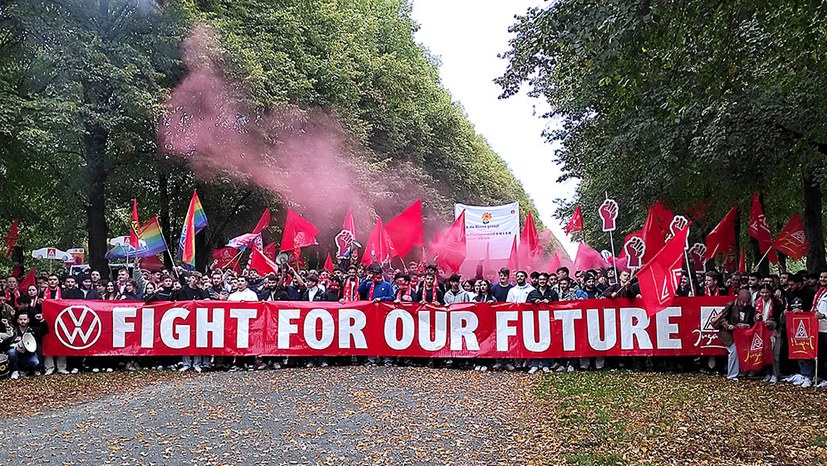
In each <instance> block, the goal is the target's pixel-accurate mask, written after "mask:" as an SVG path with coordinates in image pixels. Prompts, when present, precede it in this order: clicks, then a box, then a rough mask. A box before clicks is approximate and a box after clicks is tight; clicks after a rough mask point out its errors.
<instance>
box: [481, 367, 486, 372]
mask: <svg viewBox="0 0 827 466" xmlns="http://www.w3.org/2000/svg"><path fill="white" fill-rule="evenodd" d="M487 370H488V366H480V372H485V371H487Z"/></svg>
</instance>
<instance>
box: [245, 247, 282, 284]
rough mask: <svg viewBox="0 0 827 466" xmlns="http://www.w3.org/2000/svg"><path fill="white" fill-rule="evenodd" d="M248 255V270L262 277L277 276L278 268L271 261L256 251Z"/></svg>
mask: <svg viewBox="0 0 827 466" xmlns="http://www.w3.org/2000/svg"><path fill="white" fill-rule="evenodd" d="M252 251H253V252H252V254H250V268H251V269H253V270H255V271H256V272H258V274H259V275H261V276H262V277H263V276H265V275H269V274H271V273H275V274H278V273H279V267H278V265H276V263H275V262H273V261H271V260H270V259H268V258H267V257H265V256H264V254H262V253H261V251H259V250H258V249H253V250H252Z"/></svg>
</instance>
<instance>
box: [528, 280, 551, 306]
mask: <svg viewBox="0 0 827 466" xmlns="http://www.w3.org/2000/svg"><path fill="white" fill-rule="evenodd" d="M558 299H559V298H558V296H557V292H556V291H554V290H553V289H551V287H550V286H549V284H548V274H547V273H545V272H542V273H540V275H539V276H538V277H537V288H535V289H534V290H532V291H531V292H530V293H528V297H527V298H526V302H527V303H534V304H548V303H552V302H554V301H557V300H558Z"/></svg>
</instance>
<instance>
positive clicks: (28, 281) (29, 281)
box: [17, 268, 37, 294]
mask: <svg viewBox="0 0 827 466" xmlns="http://www.w3.org/2000/svg"><path fill="white" fill-rule="evenodd" d="M29 285H37V281H36V280H35V270H34V269H33V268H32V269H29V273H27V274H26V277H24V278H23V280H20V284H19V285H17V289H18V290H22V291H21V292H20V293H21V294H23V293H25V292H26V290H27V289H28V288H29Z"/></svg>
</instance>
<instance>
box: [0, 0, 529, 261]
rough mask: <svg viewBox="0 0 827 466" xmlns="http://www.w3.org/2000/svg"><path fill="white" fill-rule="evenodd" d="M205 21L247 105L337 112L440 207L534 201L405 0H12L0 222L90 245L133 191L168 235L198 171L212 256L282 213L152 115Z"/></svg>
mask: <svg viewBox="0 0 827 466" xmlns="http://www.w3.org/2000/svg"><path fill="white" fill-rule="evenodd" d="M196 24H201V25H204V26H206V27H207V28H209V29H211V30H212V31H213V32H214V33H215V35H216V37H217V38H218V41H219V46H220V49H221V50H220V52H221V58H220V66H221V68H222V72H223V73H224V74H225V75H226V76H227V77H228V78H230V80H231V82H232V83H233V86H234V87H235V90H236V91H237V92H238V93H239V95H241V96H242V98H243V99H245V100H246V101H247V103H248V105H250V106H251V107H252V108H253V109H256V110H258V111H262V112H265V111H267V109H269V108H272V107H273V106H277V105H283V104H291V105H296V106H299V107H301V108H321V109H323V110H324V111H326V112H329V113H330V114H332V115H335V117H336V118H337V119H338V120H339V121H340V122H341V124H342V125H343V126H344V128H345V129H346V131H347V132H348V136H349V137H352V138H353V140H354V141H355V142H356V144H355V146H356V147H357V148H358V151H357V152H358V154H357V155H358V157H360V158H361V159H362V160H364V167H365V168H364V170H366V173H367V174H374V175H375V174H378V173H380V172H381V171H382V170H383V169H387V168H388V167H401V168H402V169H403V170H405V173H406V177H407V178H409V179H410V180H413V181H414V182H417V183H419V184H421V185H422V192H423V193H424V194H425V196H426V217H428V218H429V219H433V220H439V221H440V222H445V221H446V220H448V219H449V218H450V217H451V214H452V204H453V202H457V201H462V202H466V203H477V202H479V203H498V202H511V201H513V200H519V201H520V202H521V203H522V204H523V205H524V206H527V207H528V208H529V209H531V210H535V209H534V206H533V203H532V202H531V200H530V199H529V198H528V196H527V195H526V193H525V191H524V190H523V189H522V187H521V185H520V184H519V182H518V181H517V180H516V179H515V178H514V176H513V174H512V173H511V172H510V171H509V170H508V168H507V166H506V165H505V163H504V162H503V161H502V160H501V159H500V158H499V157H498V156H497V155H496V154H495V153H494V152H493V151H492V150H491V148H490V147H489V146H488V144H487V143H486V141H485V140H484V139H483V138H482V137H480V136H479V135H477V134H476V133H475V131H474V129H473V127H472V126H471V124H470V123H469V122H468V120H467V118H466V117H465V115H464V114H463V113H462V110H461V108H460V107H459V106H458V105H457V104H455V103H454V102H452V101H451V97H450V95H449V93H448V92H447V91H446V90H445V89H444V88H443V87H442V86H441V84H440V82H439V76H438V71H437V68H436V65H435V63H434V61H433V60H432V59H431V58H430V57H429V54H428V52H427V51H426V50H424V49H423V48H422V47H421V46H420V45H418V44H417V43H416V42H415V41H414V38H413V33H414V32H415V30H416V28H417V26H416V24H415V23H414V22H413V21H412V20H411V17H410V4H408V3H407V2H405V1H400V0H351V1H333V0H311V1H303V0H302V1H300V0H278V1H272V0H267V1H264V0H240V1H238V0H235V1H229V0H198V1H195V2H190V1H187V0H166V1H152V0H35V1H29V0H26V1H22V0H21V1H9V2H5V3H4V4H3V6H2V7H0V52H2V53H0V95H2V96H3V98H2V99H0V135H2V137H0V157H1V158H0V164H1V166H2V168H3V171H2V173H0V207H2V212H3V213H4V214H3V219H2V220H3V221H2V222H0V229H2V228H3V225H4V224H7V223H10V221H11V219H12V218H14V217H19V218H20V220H21V225H22V231H21V236H20V244H21V245H23V246H24V247H25V248H26V249H32V248H34V247H41V246H44V245H51V246H58V247H63V248H66V247H74V246H88V247H90V248H92V249H93V250H94V247H98V248H100V247H102V245H101V244H100V242H101V241H100V238H101V237H102V236H101V235H103V237H105V236H109V237H111V236H115V235H121V234H125V233H126V232H127V225H128V222H129V215H130V210H129V209H130V201H131V199H132V198H133V197H137V198H138V199H139V203H140V210H141V215H142V218H143V219H148V217H150V216H151V215H155V214H158V215H159V216H160V219H161V224H162V227H164V228H165V234H166V235H167V237H168V240H169V243H170V245H171V246H172V247H173V252H174V249H175V244H176V243H177V241H176V238H177V236H178V232H180V230H181V222H182V219H183V216H184V212H185V210H186V207H187V204H188V202H189V196H190V194H191V192H192V189H194V188H196V187H197V188H198V189H199V193H200V195H201V199H202V201H203V203H204V206H205V209H206V210H207V213H208V217H209V220H210V226H209V227H208V229H207V234H206V236H205V237H203V238H202V239H201V241H202V242H201V243H199V250H198V252H199V262H200V264H201V265H203V264H204V263H205V262H206V258H207V253H208V248H211V247H216V246H220V245H221V244H222V243H223V242H224V241H226V240H227V239H228V238H229V237H231V236H235V235H237V234H241V233H244V232H246V231H249V229H250V228H251V227H252V225H254V224H255V221H256V220H257V219H258V215H259V214H260V212H261V210H262V209H263V208H264V207H265V206H270V207H271V208H275V209H274V210H275V212H274V223H276V222H278V221H280V220H283V216H284V212H281V211H280V208H279V206H280V205H281V202H282V201H283V200H281V199H277V198H274V196H273V195H272V194H271V193H268V192H265V191H263V190H261V189H259V188H257V187H255V186H247V185H245V184H244V183H239V182H238V181H237V180H230V179H226V178H218V179H216V180H210V181H209V182H202V181H199V180H196V179H195V177H194V175H193V173H192V171H191V169H190V167H189V166H188V164H187V163H186V161H185V160H184V159H181V158H177V157H170V156H165V155H160V154H159V149H158V147H157V144H156V137H155V127H156V123H157V121H158V119H159V118H160V117H161V116H162V115H163V113H164V111H165V108H164V103H165V98H166V97H167V96H168V95H169V94H170V92H171V91H172V89H173V88H174V87H175V86H176V84H177V83H178V82H180V80H181V79H182V78H183V77H184V74H185V72H186V69H185V67H184V65H183V59H182V42H183V40H184V39H185V37H186V36H187V34H188V32H189V31H190V30H191V28H192V27H193V26H194V25H196ZM96 138H97V139H96ZM96 141H97V142H98V143H100V145H99V147H97V148H95V147H93V145H94V144H92V143H94V142H96ZM380 184H381V183H380ZM384 190H385V193H381V194H382V195H384V196H386V197H387V198H388V202H386V203H383V204H382V206H381V207H377V209H379V210H382V209H384V210H385V211H380V212H379V213H380V214H382V215H383V216H388V215H391V214H395V213H397V212H398V211H399V210H400V209H401V208H402V207H403V206H404V205H406V204H407V203H409V202H411V201H412V200H413V196H415V195H416V194H415V193H410V192H407V191H406V190H405V189H403V185H402V184H401V183H400V180H397V179H396V178H392V177H389V179H388V182H387V186H385V187H384ZM98 201H100V202H103V204H102V205H104V206H105V209H102V210H104V211H105V213H102V212H100V210H101V209H97V208H96V207H95V205H96V204H95V202H98ZM524 210H525V209H524ZM97 219H100V220H102V222H98V221H97ZM277 233H278V232H277V231H275V229H271V230H270V231H269V232H268V234H269V237H270V238H271V239H272V238H274V237H275V235H276V234H277ZM88 240H91V242H92V243H94V244H88V245H87V244H84V243H85V242H87V241H88Z"/></svg>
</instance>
